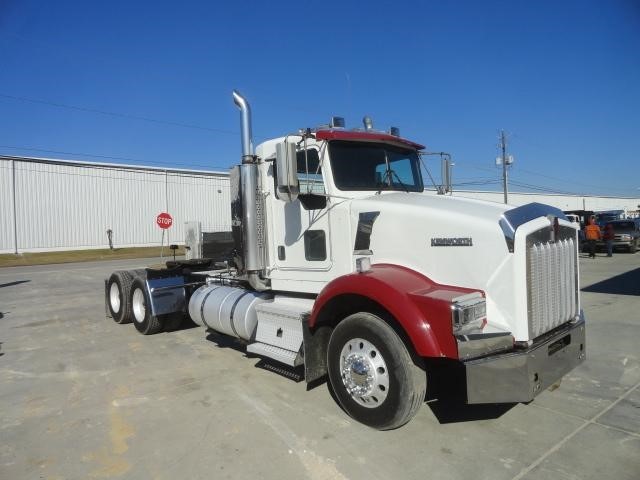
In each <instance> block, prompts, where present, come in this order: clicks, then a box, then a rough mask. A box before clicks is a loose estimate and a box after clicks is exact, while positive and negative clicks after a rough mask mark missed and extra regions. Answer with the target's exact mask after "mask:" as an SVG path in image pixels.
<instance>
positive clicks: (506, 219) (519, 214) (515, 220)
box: [499, 203, 567, 253]
mask: <svg viewBox="0 0 640 480" xmlns="http://www.w3.org/2000/svg"><path fill="white" fill-rule="evenodd" d="M538 217H547V218H548V217H557V218H561V219H563V220H566V219H567V217H565V215H564V212H563V211H562V210H560V209H559V208H555V207H551V206H549V205H543V204H542V203H528V204H526V205H522V206H521V207H516V208H513V209H511V210H507V211H506V212H504V213H503V214H502V216H501V217H500V221H499V224H500V228H502V232H503V233H504V239H505V241H506V242H507V248H508V249H509V251H510V252H511V253H513V246H514V242H515V238H516V230H517V229H518V227H519V226H520V225H524V224H525V223H527V222H529V221H531V220H533V219H534V218H538Z"/></svg>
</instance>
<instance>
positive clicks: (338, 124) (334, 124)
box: [329, 117, 344, 128]
mask: <svg viewBox="0 0 640 480" xmlns="http://www.w3.org/2000/svg"><path fill="white" fill-rule="evenodd" d="M329 126H330V127H331V128H344V117H331V122H330V123H329Z"/></svg>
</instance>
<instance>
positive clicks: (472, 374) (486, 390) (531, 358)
mask: <svg viewBox="0 0 640 480" xmlns="http://www.w3.org/2000/svg"><path fill="white" fill-rule="evenodd" d="M585 347H586V343H585V321H584V317H583V316H582V315H581V316H580V320H579V321H577V322H575V323H570V324H567V325H565V326H564V327H561V328H560V329H559V330H558V331H556V332H554V333H553V335H551V336H549V337H548V338H545V339H544V340H542V341H541V342H540V343H534V344H533V346H531V347H530V348H527V349H526V350H519V351H514V352H509V353H505V354H499V355H491V356H489V357H484V358H480V359H476V360H469V361H466V362H464V365H465V370H466V383H467V402H468V403H517V402H529V401H531V400H533V398H534V397H535V396H536V395H538V394H539V393H540V392H542V391H544V390H546V389H547V388H549V387H550V386H551V385H553V384H554V383H556V382H557V381H558V380H560V379H561V378H562V377H563V376H564V375H566V374H567V373H568V372H570V371H571V370H573V369H574V368H575V367H576V366H578V365H579V364H581V363H582V362H583V361H584V359H585V354H586V348H585Z"/></svg>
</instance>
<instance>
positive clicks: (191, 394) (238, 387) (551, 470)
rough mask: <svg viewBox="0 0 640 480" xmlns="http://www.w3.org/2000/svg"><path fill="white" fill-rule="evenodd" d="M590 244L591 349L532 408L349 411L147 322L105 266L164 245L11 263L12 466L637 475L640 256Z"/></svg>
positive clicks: (221, 345)
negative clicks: (133, 318) (145, 332)
mask: <svg viewBox="0 0 640 480" xmlns="http://www.w3.org/2000/svg"><path fill="white" fill-rule="evenodd" d="M601 255H602V254H599V256H598V257H597V258H596V259H593V260H591V259H588V258H581V259H580V268H581V285H582V306H583V308H584V310H585V314H586V318H587V360H586V362H585V363H583V364H582V365H581V366H580V367H579V368H578V369H576V370H575V371H573V372H571V373H570V374H569V375H567V376H566V377H565V378H564V380H563V382H562V384H561V385H560V386H559V387H558V388H556V389H555V390H553V391H545V392H543V393H542V394H541V395H540V396H538V397H537V398H536V399H535V400H534V401H533V402H532V403H530V404H528V405H522V404H518V405H515V406H504V407H503V406H481V407H478V406H476V407H471V406H463V405H459V404H447V403H446V401H444V400H438V399H433V400H431V401H429V402H428V403H426V404H425V405H424V406H423V408H422V409H421V410H420V411H419V412H418V414H417V416H416V417H415V418H414V419H413V420H412V421H411V422H410V423H409V424H407V425H406V426H404V427H403V428H400V429H398V430H394V431H390V432H378V431H375V430H371V429H369V428H367V427H365V426H362V425H360V424H358V423H355V422H353V421H352V420H350V418H349V417H348V416H347V415H346V414H345V413H344V412H342V410H341V409H340V408H339V407H338V405H337V404H336V402H335V401H334V400H333V398H332V396H331V395H330V393H329V390H328V388H327V386H326V385H321V386H319V387H317V388H315V389H312V390H310V391H307V390H306V386H305V383H304V382H295V381H293V380H291V379H289V378H286V377H284V376H282V375H279V374H277V373H274V372H272V371H269V370H265V369H263V368H256V367H257V366H260V365H262V362H260V361H259V359H257V358H247V357H246V356H245V354H244V353H243V351H242V349H241V348H240V346H239V344H237V343H236V342H233V341H229V340H227V339H225V338H221V337H219V336H216V335H207V333H206V332H205V331H204V329H201V328H187V329H183V330H180V331H176V332H170V333H161V334H158V335H154V336H149V337H143V336H141V335H139V334H138V333H137V332H136V331H135V329H134V328H133V326H132V325H117V324H116V323H114V322H113V321H112V320H111V319H107V318H105V315H104V300H103V290H104V285H103V279H104V278H105V277H107V276H108V275H109V274H110V273H111V272H112V271H113V270H116V269H122V268H137V267H140V266H143V265H146V264H149V263H154V261H153V260H151V261H150V260H149V259H145V260H137V261H136V260H128V261H116V262H96V263H82V264H67V265H51V266H33V267H15V268H4V269H0V342H1V346H0V347H1V349H0V411H1V414H0V479H7V480H8V479H11V480H17V479H37V478H42V479H51V480H53V479H91V478H131V479H171V480H175V479H247V478H260V479H261V480H268V479H312V480H324V479H338V480H341V479H368V480H373V479H424V478H432V479H492V480H501V479H514V480H515V479H526V480H533V479H572V480H575V479H597V480H602V479H610V480H624V479H629V480H638V479H640V388H639V386H640V358H639V356H640V347H639V343H640V342H639V340H640V328H639V327H640V253H638V254H636V255H630V254H622V253H620V254H614V256H613V257H612V258H606V257H603V256H601Z"/></svg>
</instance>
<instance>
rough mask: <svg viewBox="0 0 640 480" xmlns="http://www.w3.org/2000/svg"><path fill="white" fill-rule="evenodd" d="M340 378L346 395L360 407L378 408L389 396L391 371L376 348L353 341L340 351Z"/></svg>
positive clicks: (357, 340) (356, 340) (359, 339)
mask: <svg viewBox="0 0 640 480" xmlns="http://www.w3.org/2000/svg"><path fill="white" fill-rule="evenodd" d="M340 375H341V377H342V383H343V384H344V387H345V389H346V390H347V393H348V394H349V395H350V396H351V398H352V399H353V400H354V401H355V402H356V403H357V404H359V405H361V406H363V407H366V408H376V407H379V406H380V405H381V404H382V403H384V401H385V399H386V398H387V395H388V394H389V370H388V369H387V364H386V362H385V360H384V358H383V356H382V354H381V353H380V350H378V348H376V346H375V345H374V344H373V343H371V342H369V341H368V340H365V339H363V338H353V339H351V340H349V341H348V342H347V343H345V345H344V347H342V351H341V352H340Z"/></svg>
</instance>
